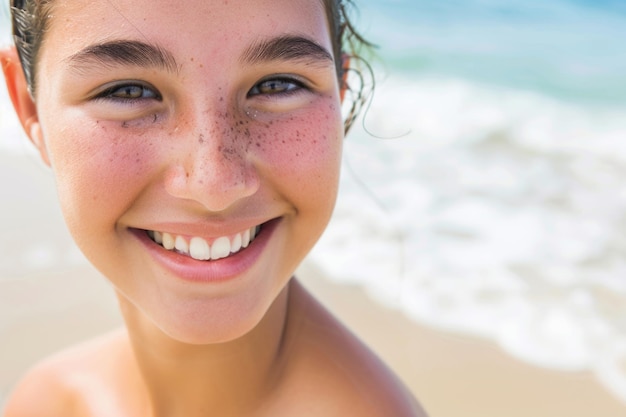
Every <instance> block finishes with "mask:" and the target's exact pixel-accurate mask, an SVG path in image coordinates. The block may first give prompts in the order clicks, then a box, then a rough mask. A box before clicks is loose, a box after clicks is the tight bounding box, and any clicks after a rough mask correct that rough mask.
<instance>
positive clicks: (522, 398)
mask: <svg viewBox="0 0 626 417" xmlns="http://www.w3.org/2000/svg"><path fill="white" fill-rule="evenodd" d="M298 276H299V279H300V280H301V281H303V282H304V284H305V285H306V286H307V287H308V288H309V289H310V290H311V291H312V292H313V293H315V294H316V295H317V296H318V297H319V298H320V300H322V302H323V303H324V304H325V305H326V306H327V307H328V308H329V309H330V310H331V311H333V312H334V313H335V314H336V315H337V316H339V317H340V318H341V319H342V320H343V321H344V323H346V325H348V326H349V327H350V328H351V329H352V330H353V331H354V332H355V333H356V334H358V335H359V336H360V337H361V338H362V339H363V340H365V341H366V342H367V343H368V344H369V345H370V346H371V347H372V349H373V350H375V351H376V352H378V354H379V355H380V356H382V357H383V359H384V360H385V361H386V362H387V363H388V364H389V365H390V366H391V367H392V368H393V369H395V370H396V372H397V373H398V374H399V375H400V377H401V378H402V379H403V380H404V381H405V382H406V383H407V384H408V385H409V387H410V388H411V390H412V391H413V392H414V393H415V395H416V396H418V398H419V399H420V400H421V401H422V403H423V404H424V406H425V407H426V409H427V410H428V411H429V413H430V415H431V416H440V417H456V416H459V417H460V416H463V417H468V416H477V417H478V416H481V417H491V416H494V417H500V416H504V417H517V416H520V417H521V416H528V415H532V416H534V417H561V416H563V417H565V416H567V417H592V416H593V417H597V416H601V417H623V416H624V415H626V404H623V403H620V402H619V401H618V400H617V399H616V398H614V397H612V396H611V394H610V393H608V392H607V391H605V390H604V389H603V387H602V386H601V385H600V384H599V383H598V382H597V381H595V380H594V378H593V376H592V375H590V374H587V373H560V372H552V371H546V370H542V369H538V368H535V367H532V366H529V365H526V364H523V363H521V362H518V361H516V360H514V359H512V358H510V357H508V356H507V355H506V354H504V353H502V352H501V351H500V350H498V348H497V347H496V346H493V345H491V344H489V343H487V342H483V341H480V340H475V339H470V338H466V337H460V336H455V335H451V334H447V333H443V332H439V331H437V330H433V329H430V328H426V327H423V326H419V325H417V324H415V323H413V322H411V321H409V320H407V319H406V318H405V317H403V316H402V315H401V314H399V313H397V312H394V311H391V310H389V309H385V308H382V307H381V306H379V305H377V304H375V303H374V302H373V301H371V300H370V299H369V298H368V297H367V296H366V295H365V294H364V293H363V292H362V291H360V290H359V289H357V288H352V287H345V286H339V285H337V284H334V283H332V282H331V281H328V280H327V279H326V278H324V277H323V276H321V274H320V273H319V272H318V271H317V270H316V268H315V267H314V266H313V265H310V264H305V265H304V266H303V267H302V268H301V269H300V271H299V272H298ZM1 288H2V291H1V293H0V317H1V318H2V321H0V341H1V343H0V370H1V372H0V396H1V397H0V398H2V400H1V401H4V398H6V395H8V393H9V392H10V389H11V386H12V385H13V384H14V383H15V381H16V380H17V379H18V378H19V375H20V374H21V373H23V372H24V371H25V369H27V368H28V367H29V366H30V365H32V364H33V363H34V362H36V361H37V360H39V359H40V358H42V357H45V356H46V355H48V354H50V353H52V352H54V351H57V350H59V349H62V348H63V347H65V346H68V345H70V344H72V343H75V342H78V341H81V340H84V339H86V338H89V337H92V336H95V335H97V334H99V333H101V332H104V331H107V330H110V329H113V328H115V327H117V326H119V325H120V324H121V319H120V316H119V314H118V312H117V306H116V302H115V299H114V297H113V294H112V291H111V289H110V288H109V286H108V285H107V284H106V283H105V281H104V279H102V277H100V276H99V274H98V273H97V272H96V271H94V270H93V269H92V268H91V267H89V266H79V267H72V268H68V269H67V270H64V271H56V272H54V273H40V274H36V275H32V276H26V277H21V278H20V280H13V281H10V280H5V281H4V282H3V283H2V284H1Z"/></svg>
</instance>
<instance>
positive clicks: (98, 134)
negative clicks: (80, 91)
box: [53, 122, 152, 214]
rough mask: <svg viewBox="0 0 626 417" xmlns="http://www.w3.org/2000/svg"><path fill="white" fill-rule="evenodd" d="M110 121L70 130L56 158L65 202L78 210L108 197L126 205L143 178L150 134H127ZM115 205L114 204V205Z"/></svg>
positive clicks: (110, 201) (55, 166)
mask: <svg viewBox="0 0 626 417" xmlns="http://www.w3.org/2000/svg"><path fill="white" fill-rule="evenodd" d="M121 130H122V129H119V128H114V127H113V126H111V124H110V123H108V122H107V123H104V122H103V123H100V122H96V123H95V125H94V126H92V127H91V128H87V129H85V128H83V129H82V130H80V131H78V132H67V134H66V135H65V137H64V138H63V143H60V144H59V146H58V148H57V149H55V150H54V151H55V152H53V155H54V156H56V158H55V159H54V160H53V166H54V168H55V172H56V176H57V184H58V186H59V195H60V197H61V199H62V203H65V204H66V205H67V206H68V209H69V210H71V211H72V212H76V213H75V214H79V213H81V212H85V211H86V210H92V208H91V206H92V205H94V204H100V203H102V202H103V201H106V204H107V205H108V209H109V210H111V211H113V210H115V209H117V207H115V205H119V206H120V207H123V206H124V205H125V204H127V202H126V201H125V200H124V196H125V195H126V194H129V193H132V192H133V188H135V184H139V183H140V182H141V178H142V176H143V173H144V172H145V171H146V169H147V164H148V162H149V160H150V154H151V153H152V150H151V148H152V146H151V143H150V142H149V141H148V140H146V138H139V137H134V136H133V135H130V134H126V135H125V134H124V132H121V133H120V131H121ZM111 205H114V206H113V207H111Z"/></svg>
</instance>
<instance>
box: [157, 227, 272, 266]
mask: <svg viewBox="0 0 626 417" xmlns="http://www.w3.org/2000/svg"><path fill="white" fill-rule="evenodd" d="M260 231H261V226H254V227H251V228H250V229H247V230H245V231H243V232H240V233H236V234H234V235H231V236H222V237H218V238H217V239H215V240H213V242H212V243H209V242H208V241H207V240H206V239H204V238H201V237H192V238H186V237H184V236H179V235H175V234H172V233H167V232H159V231H155V230H147V231H146V232H147V233H148V236H149V237H150V239H151V240H152V241H153V242H154V243H156V244H158V245H160V246H161V247H162V248H164V249H166V250H168V251H170V252H176V253H179V254H181V255H185V256H189V257H191V258H193V259H196V260H198V261H216V260H218V259H224V258H227V257H229V256H231V255H234V254H236V253H238V252H240V251H242V250H243V249H245V248H247V247H248V246H249V245H250V243H252V242H253V241H254V239H255V238H256V237H257V236H258V234H259V232H260Z"/></svg>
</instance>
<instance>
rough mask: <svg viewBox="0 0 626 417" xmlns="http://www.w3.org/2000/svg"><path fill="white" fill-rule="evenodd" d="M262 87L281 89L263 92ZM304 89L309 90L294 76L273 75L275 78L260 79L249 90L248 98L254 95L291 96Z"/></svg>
mask: <svg viewBox="0 0 626 417" xmlns="http://www.w3.org/2000/svg"><path fill="white" fill-rule="evenodd" d="M281 86H282V87H281ZM277 87H278V88H277ZM262 88H269V89H275V90H279V91H273V92H263V91H261V90H262ZM302 90H309V88H308V87H307V85H306V84H305V83H304V82H302V81H301V80H299V79H297V78H294V77H287V76H279V77H273V78H266V79H264V80H261V81H259V82H258V83H257V84H256V85H255V86H254V87H252V89H250V91H249V92H248V98H250V97H254V96H268V97H272V96H290V95H293V94H298V93H300V92H301V91H302Z"/></svg>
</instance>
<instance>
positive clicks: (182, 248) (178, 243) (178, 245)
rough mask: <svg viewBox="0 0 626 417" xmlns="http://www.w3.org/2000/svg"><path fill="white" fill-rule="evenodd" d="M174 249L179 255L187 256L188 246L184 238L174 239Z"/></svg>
mask: <svg viewBox="0 0 626 417" xmlns="http://www.w3.org/2000/svg"><path fill="white" fill-rule="evenodd" d="M174 248H175V249H176V250H177V251H179V252H180V253H184V254H187V255H188V254H189V245H188V244H187V241H186V240H185V238H184V237H182V236H177V237H176V240H175V241H174Z"/></svg>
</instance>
